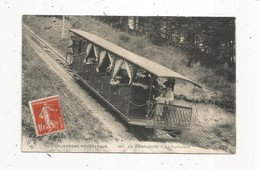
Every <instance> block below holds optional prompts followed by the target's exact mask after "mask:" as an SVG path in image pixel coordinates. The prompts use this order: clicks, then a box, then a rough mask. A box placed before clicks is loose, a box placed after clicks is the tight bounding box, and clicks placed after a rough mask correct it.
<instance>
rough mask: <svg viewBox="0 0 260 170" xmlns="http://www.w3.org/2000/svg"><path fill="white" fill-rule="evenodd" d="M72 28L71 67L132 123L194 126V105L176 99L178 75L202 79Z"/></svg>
mask: <svg viewBox="0 0 260 170" xmlns="http://www.w3.org/2000/svg"><path fill="white" fill-rule="evenodd" d="M69 31H70V34H69V42H70V44H69V46H68V54H67V55H68V59H67V61H69V64H70V66H71V69H72V70H73V71H74V73H75V74H76V75H77V76H78V77H79V79H80V80H81V81H82V82H83V83H84V84H85V85H86V86H87V87H88V88H89V89H90V90H91V91H93V92H94V93H95V94H96V95H97V96H98V97H99V98H101V99H102V100H103V101H104V102H105V103H107V104H108V105H109V106H110V107H111V108H112V109H113V110H114V111H116V112H117V113H118V114H119V115H120V116H121V117H122V118H123V119H124V120H125V121H127V123H128V124H130V125H135V126H142V127H145V128H150V129H155V128H159V129H164V130H173V129H176V128H177V129H186V128H188V129H189V128H190V126H191V119H192V108H191V107H186V106H180V105H176V104H174V102H173V91H174V85H175V79H182V80H185V81H188V82H190V83H192V84H193V85H194V86H197V87H201V86H200V85H199V84H197V83H196V82H194V81H192V80H190V79H188V78H187V77H184V76H182V75H180V74H178V73H176V72H174V71H173V70H170V69H168V68H166V67H164V66H162V65H160V64H157V63H155V62H153V61H150V60H148V59H146V58H144V57H141V56H138V55H136V54H134V53H132V52H130V51H128V50H126V49H123V48H121V47H119V46H117V45H115V44H113V43H110V42H108V41H106V40H104V39H102V38H100V37H97V36H96V35H93V34H90V33H88V32H85V31H81V30H76V29H70V30H69ZM69 58H70V59H69Z"/></svg>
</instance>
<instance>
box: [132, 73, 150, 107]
mask: <svg viewBox="0 0 260 170" xmlns="http://www.w3.org/2000/svg"><path fill="white" fill-rule="evenodd" d="M151 82H152V76H151V74H150V73H149V72H148V71H146V70H143V69H141V68H138V69H137V71H136V72H135V75H134V80H133V83H132V87H133V88H132V98H133V100H134V101H133V102H135V103H138V104H140V103H145V102H146V101H147V100H148V99H149V92H150V90H149V89H150V88H149V87H150V85H151Z"/></svg>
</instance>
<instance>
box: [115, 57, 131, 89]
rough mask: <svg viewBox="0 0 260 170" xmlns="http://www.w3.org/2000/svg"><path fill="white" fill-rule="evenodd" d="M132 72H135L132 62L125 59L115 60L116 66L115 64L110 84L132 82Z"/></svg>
mask: <svg viewBox="0 0 260 170" xmlns="http://www.w3.org/2000/svg"><path fill="white" fill-rule="evenodd" d="M132 72H133V66H132V65H131V64H130V63H128V62H127V61H125V60H123V59H117V60H116V61H115V66H114V70H113V74H112V79H111V81H110V84H111V85H118V84H124V85H127V84H131V82H132Z"/></svg>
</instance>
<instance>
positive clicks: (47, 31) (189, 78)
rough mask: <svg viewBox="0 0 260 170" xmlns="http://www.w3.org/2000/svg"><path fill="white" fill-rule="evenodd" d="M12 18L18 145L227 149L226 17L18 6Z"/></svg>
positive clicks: (229, 36) (231, 117)
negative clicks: (25, 11) (18, 42)
mask: <svg viewBox="0 0 260 170" xmlns="http://www.w3.org/2000/svg"><path fill="white" fill-rule="evenodd" d="M21 27H22V28H21V29H22V111H21V114H22V122H21V127H22V151H24V152H106V153H107V152H108V153H114V152H116V153H211V154H212V153H214V154H220V153H221V154H235V153H236V18H235V17H190V16H186V17H177V16H77V15H23V16H22V26H21ZM52 96H58V99H53V97H52ZM41 99H43V100H41ZM54 100H55V101H54ZM57 100H58V102H59V105H55V102H56V101H57ZM56 103H57V102H56ZM61 114H62V116H61ZM57 115H59V117H58V116H57ZM61 129H62V130H61Z"/></svg>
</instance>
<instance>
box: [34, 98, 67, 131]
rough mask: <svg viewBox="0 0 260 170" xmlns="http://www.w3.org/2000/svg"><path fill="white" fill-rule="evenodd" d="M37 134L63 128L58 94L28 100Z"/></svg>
mask: <svg viewBox="0 0 260 170" xmlns="http://www.w3.org/2000/svg"><path fill="white" fill-rule="evenodd" d="M29 105H30V109H31V113H32V116H33V120H34V124H35V129H36V133H37V136H40V135H43V134H47V133H52V132H57V131H61V130H64V129H65V125H64V120H63V117H62V112H61V108H60V103H59V96H52V97H48V98H43V99H38V100H34V101H30V102H29Z"/></svg>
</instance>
